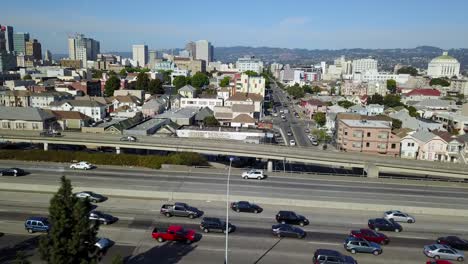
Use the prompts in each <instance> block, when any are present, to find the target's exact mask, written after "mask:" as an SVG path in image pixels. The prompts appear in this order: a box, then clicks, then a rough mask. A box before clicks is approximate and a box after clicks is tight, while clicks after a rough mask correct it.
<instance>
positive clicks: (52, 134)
mask: <svg viewBox="0 0 468 264" xmlns="http://www.w3.org/2000/svg"><path fill="white" fill-rule="evenodd" d="M39 135H40V136H41V137H61V136H62V134H61V133H60V132H57V131H55V130H47V131H42V132H41V133H39Z"/></svg>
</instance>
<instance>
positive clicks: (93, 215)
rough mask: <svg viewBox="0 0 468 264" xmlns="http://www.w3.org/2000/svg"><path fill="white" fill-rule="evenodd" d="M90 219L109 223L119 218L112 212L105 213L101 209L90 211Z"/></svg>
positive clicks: (105, 223)
mask: <svg viewBox="0 0 468 264" xmlns="http://www.w3.org/2000/svg"><path fill="white" fill-rule="evenodd" d="M88 218H89V220H91V221H96V222H99V223H101V224H104V225H107V224H112V223H114V222H116V221H117V218H116V217H114V216H112V215H110V214H104V213H102V212H101V211H91V212H89V216H88Z"/></svg>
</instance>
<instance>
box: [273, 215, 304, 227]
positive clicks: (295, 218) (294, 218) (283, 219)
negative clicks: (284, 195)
mask: <svg viewBox="0 0 468 264" xmlns="http://www.w3.org/2000/svg"><path fill="white" fill-rule="evenodd" d="M276 222H278V223H282V224H290V225H300V226H305V225H308V224H309V220H308V219H307V218H305V217H304V216H302V215H298V214H296V213H295V212H293V211H279V212H278V213H277V214H276Z"/></svg>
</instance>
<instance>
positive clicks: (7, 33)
mask: <svg viewBox="0 0 468 264" xmlns="http://www.w3.org/2000/svg"><path fill="white" fill-rule="evenodd" d="M2 49H3V50H6V51H8V52H13V51H14V46H13V27H11V26H5V25H0V50H2Z"/></svg>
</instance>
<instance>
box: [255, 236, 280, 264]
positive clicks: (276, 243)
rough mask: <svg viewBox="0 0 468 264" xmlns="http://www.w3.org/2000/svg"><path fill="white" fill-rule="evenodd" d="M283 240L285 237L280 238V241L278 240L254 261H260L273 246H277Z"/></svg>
mask: <svg viewBox="0 0 468 264" xmlns="http://www.w3.org/2000/svg"><path fill="white" fill-rule="evenodd" d="M281 240H283V238H280V239H278V241H276V242H275V243H274V244H273V245H272V246H271V247H270V248H269V249H267V250H266V251H265V253H263V254H262V255H261V256H260V257H259V258H258V259H257V260H256V261H255V262H254V264H257V263H260V261H261V260H262V259H263V258H264V257H265V256H266V255H267V254H268V253H269V252H270V251H272V250H273V248H275V247H276V245H278V244H279V242H281Z"/></svg>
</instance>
